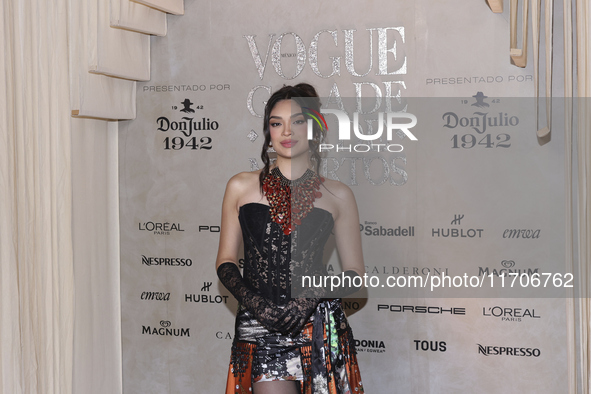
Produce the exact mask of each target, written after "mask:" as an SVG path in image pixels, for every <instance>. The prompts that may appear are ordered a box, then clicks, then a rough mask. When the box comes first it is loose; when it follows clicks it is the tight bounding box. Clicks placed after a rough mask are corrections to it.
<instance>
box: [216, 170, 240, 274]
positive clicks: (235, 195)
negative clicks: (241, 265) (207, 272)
mask: <svg viewBox="0 0 591 394" xmlns="http://www.w3.org/2000/svg"><path fill="white" fill-rule="evenodd" d="M246 187H247V180H246V179H245V176H244V174H243V173H240V174H237V175H234V176H233V177H232V178H231V179H230V180H229V181H228V184H227V186H226V192H225V194H224V200H223V202H222V224H221V230H220V244H219V247H218V255H217V258H216V262H215V268H216V270H217V269H218V268H219V266H220V265H222V264H223V263H227V262H231V263H234V264H236V265H238V251H239V249H240V243H241V241H242V232H241V230H240V222H239V221H238V199H239V197H240V196H241V195H242V193H244V192H245V189H246Z"/></svg>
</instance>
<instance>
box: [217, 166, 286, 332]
mask: <svg viewBox="0 0 591 394" xmlns="http://www.w3.org/2000/svg"><path fill="white" fill-rule="evenodd" d="M249 176H252V174H247V173H240V174H238V175H235V176H234V177H232V178H231V179H230V180H229V181H228V185H227V186H226V193H225V194H224V201H223V203H222V226H221V230H220V244H219V248H218V256H217V258H216V271H217V274H218V277H219V278H220V281H221V282H222V284H223V285H224V286H225V287H226V288H227V289H228V290H230V292H231V293H232V295H233V296H234V297H235V298H236V299H237V300H238V302H239V303H240V304H242V305H243V306H244V307H245V308H246V309H247V310H248V311H249V312H250V313H252V314H253V316H254V317H255V318H256V319H257V320H258V321H259V322H260V323H261V324H262V325H263V326H265V327H266V328H267V329H268V330H269V331H282V332H283V331H286V330H287V329H288V328H291V326H290V324H291V320H290V319H286V317H287V316H286V315H287V313H286V311H284V310H283V309H281V308H279V307H278V306H277V305H275V304H274V303H273V302H272V301H270V300H268V299H266V298H265V297H263V296H262V295H260V294H258V293H257V292H256V291H254V290H253V289H252V288H251V287H250V286H249V285H248V283H247V282H246V281H245V280H244V279H243V278H242V275H241V274H240V270H239V269H238V264H237V262H238V249H239V248H240V243H241V240H242V230H241V228H240V221H239V220H238V209H239V207H238V203H239V200H240V197H242V196H244V194H245V193H247V192H248V191H249V190H250V191H252V187H257V186H258V177H256V179H255V180H256V181H257V183H256V184H254V183H252V180H253V179H254V178H252V179H250V178H249Z"/></svg>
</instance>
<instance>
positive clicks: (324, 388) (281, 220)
mask: <svg viewBox="0 0 591 394" xmlns="http://www.w3.org/2000/svg"><path fill="white" fill-rule="evenodd" d="M302 97H303V98H304V99H301V98H302ZM319 112H320V100H319V98H318V95H317V94H316V91H315V90H314V88H313V87H312V86H310V85H308V84H299V85H296V86H284V87H283V88H281V89H280V90H278V91H277V92H275V93H274V94H273V95H272V96H271V98H270V99H269V100H268V101H267V105H266V108H265V115H264V134H265V145H264V147H263V152H262V155H261V156H262V159H263V163H264V165H265V167H264V168H263V169H262V170H260V171H256V172H243V173H240V174H237V175H235V176H234V177H232V178H231V179H230V180H229V181H228V185H227V187H226V193H225V195H224V201H223V205H222V229H221V234H220V245H219V251H218V256H217V261H216V269H217V272H218V276H219V278H220V280H221V282H222V283H223V284H224V285H225V286H226V287H227V288H228V289H229V290H230V291H231V292H232V294H233V295H234V296H235V297H236V299H237V300H238V301H239V303H240V306H239V309H238V314H237V317H236V335H235V338H234V343H233V345H232V357H231V363H230V371H229V373H228V384H227V387H226V393H227V394H234V393H241V394H242V393H252V392H254V393H255V394H267V393H269V394H270V393H273V394H278V393H279V394H297V393H304V394H308V393H315V394H316V393H330V394H337V393H338V394H340V393H350V392H352V393H360V392H363V386H362V384H361V378H360V376H359V369H358V367H357V359H356V354H355V348H354V341H353V336H352V332H351V329H350V327H349V325H348V323H347V320H346V317H345V315H344V313H343V310H342V307H341V302H340V298H335V296H339V297H340V296H344V295H347V294H350V293H352V292H354V291H356V290H357V287H355V286H351V285H349V286H342V287H341V288H340V289H338V291H337V293H336V294H335V293H334V292H333V293H330V292H328V291H325V290H324V289H318V288H313V289H304V291H305V292H304V293H303V294H304V295H305V296H306V297H308V298H297V297H292V283H291V280H292V274H296V273H297V274H299V275H302V274H318V273H324V274H326V271H325V269H324V267H323V265H322V251H323V248H324V244H325V243H326V241H327V239H328V236H329V235H330V234H331V232H334V236H335V240H336V246H337V250H338V253H339V256H340V259H341V265H342V270H343V272H345V276H347V277H348V278H349V279H354V278H356V277H357V276H360V275H363V273H364V264H363V256H362V253H361V238H360V234H359V227H358V226H359V215H358V212H357V205H356V202H355V198H354V196H353V193H352V192H351V190H350V189H349V188H348V187H347V186H346V185H344V184H342V183H340V182H337V181H333V180H328V179H324V178H321V177H319V176H318V175H317V174H318V168H319V164H320V156H319V154H318V146H319V143H320V140H321V138H322V131H323V130H322V129H323V128H321V127H320V126H321V125H323V123H322V122H320V120H318V122H316V121H314V122H313V123H314V127H313V130H314V132H313V134H314V138H313V139H312V140H310V141H308V139H307V119H312V118H315V120H316V119H319V117H318V116H317V115H318V114H319ZM269 147H273V148H274V149H275V151H276V153H277V161H276V162H275V164H274V165H273V166H271V165H270V160H269V155H268V149H269ZM312 161H314V162H315V166H312ZM312 168H314V169H315V170H316V171H314V170H312ZM241 241H244V257H245V259H244V260H245V263H244V278H243V277H242V275H241V274H240V271H239V269H238V266H237V260H238V258H237V256H238V251H239V247H240V243H241ZM294 278H295V277H294ZM357 279H361V278H357ZM353 282H355V281H353ZM357 282H360V280H358V281H357ZM293 284H294V286H298V285H299V281H297V283H296V280H295V279H294V283H293ZM294 291H295V287H294ZM306 291H307V292H306ZM310 291H311V292H310Z"/></svg>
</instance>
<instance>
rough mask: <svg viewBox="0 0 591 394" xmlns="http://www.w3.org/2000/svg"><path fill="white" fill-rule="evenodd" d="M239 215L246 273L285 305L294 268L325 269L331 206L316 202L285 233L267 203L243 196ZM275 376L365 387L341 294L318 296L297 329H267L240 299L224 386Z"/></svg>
mask: <svg viewBox="0 0 591 394" xmlns="http://www.w3.org/2000/svg"><path fill="white" fill-rule="evenodd" d="M239 220H240V226H241V228H242V235H243V240H244V270H243V277H244V279H245V281H246V282H247V283H248V284H249V286H250V287H251V288H252V289H253V290H255V291H257V292H258V293H259V294H260V295H262V296H264V297H266V298H268V299H269V300H271V301H273V302H274V303H276V304H277V305H280V306H281V305H285V304H287V302H288V301H289V300H290V299H291V277H292V273H294V272H298V273H300V274H302V273H307V274H310V273H316V274H318V273H320V272H324V267H323V264H322V254H323V250H324V246H325V244H326V241H327V240H328V237H329V236H330V233H331V232H332V229H333V226H334V221H333V217H332V215H331V213H330V212H328V211H326V210H323V209H320V208H314V209H313V210H312V211H311V212H310V213H309V214H308V215H307V216H306V217H305V218H304V220H302V224H301V225H300V226H297V227H296V229H295V230H294V231H293V232H292V233H291V234H290V235H285V234H284V233H283V231H282V229H281V226H280V225H278V224H277V223H274V222H272V221H271V219H270V213H269V206H268V205H264V204H259V203H249V204H245V205H244V206H242V207H240V212H239ZM292 257H293V258H292ZM272 380H299V381H301V382H302V392H303V393H304V394H325V393H326V394H349V393H362V392H363V385H362V383H361V377H360V374H359V368H358V365H357V357H356V352H355V345H354V340H353V334H352V331H351V328H350V326H349V324H348V322H347V318H346V317H345V313H344V312H343V309H342V306H341V300H340V299H322V300H321V301H320V302H319V304H318V306H317V307H316V309H315V311H314V312H313V313H312V315H311V316H310V318H309V319H308V322H307V323H306V324H305V325H304V327H303V329H302V330H301V332H300V333H299V334H298V335H296V336H295V337H291V336H289V335H284V334H281V333H278V332H270V331H269V330H267V329H266V328H265V327H263V326H262V325H261V323H259V322H258V321H257V320H256V319H255V318H254V317H253V316H252V315H251V314H250V312H249V311H247V310H246V309H245V308H243V307H242V306H239V308H238V313H237V316H236V327H235V337H234V342H233V344H232V356H231V361H230V368H229V372H228V383H227V386H226V394H244V393H249V394H250V393H252V384H253V383H255V382H260V381H272Z"/></svg>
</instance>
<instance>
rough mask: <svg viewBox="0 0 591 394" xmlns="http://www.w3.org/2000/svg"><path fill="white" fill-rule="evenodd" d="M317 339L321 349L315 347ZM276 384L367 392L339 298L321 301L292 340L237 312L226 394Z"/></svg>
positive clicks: (335, 392)
mask: <svg viewBox="0 0 591 394" xmlns="http://www.w3.org/2000/svg"><path fill="white" fill-rule="evenodd" d="M315 318H316V319H318V320H319V322H318V323H317V324H316V330H317V331H319V330H320V331H321V332H316V333H315V332H314V326H315V325H314V319H315ZM320 320H321V321H320ZM327 322H328V324H327ZM319 327H321V328H320V329H319ZM314 334H316V335H314ZM319 335H320V341H321V342H322V343H321V345H320V346H321V348H319V346H317V345H316V346H313V341H314V340H315V339H314V337H315V336H316V340H317V341H318V336H319ZM313 349H315V350H313ZM313 353H315V354H313ZM313 364H314V367H313ZM319 370H320V371H324V372H318V371H319ZM324 375H325V376H324ZM272 380H298V381H301V382H302V388H303V393H304V394H312V393H313V394H317V393H318V394H321V393H328V394H348V393H362V392H363V386H362V383H361V377H360V374H359V368H358V366H357V358H356V353H355V345H354V341H353V336H352V332H351V328H350V327H349V324H348V322H347V319H346V317H345V314H344V312H343V310H342V307H341V302H340V300H330V301H328V300H327V301H322V302H321V303H320V304H319V306H318V308H317V310H316V312H315V313H314V314H312V316H311V317H310V319H309V320H308V322H307V323H306V324H305V325H304V327H303V329H302V330H301V332H300V333H299V334H298V335H297V336H295V337H293V338H292V337H290V336H288V335H283V334H281V333H276V332H270V331H268V330H267V329H266V328H265V327H263V326H262V325H261V324H260V323H259V322H258V321H257V320H256V319H254V318H253V317H252V315H251V314H250V313H249V312H248V311H247V310H246V309H244V308H242V307H240V308H239V310H238V314H237V317H236V327H235V338H234V343H233V345H232V356H231V362H230V368H229V371H228V383H227V387H226V394H238V393H239V394H243V393H249V394H250V393H252V391H251V388H252V384H253V383H256V382H263V381H272Z"/></svg>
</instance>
